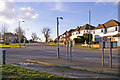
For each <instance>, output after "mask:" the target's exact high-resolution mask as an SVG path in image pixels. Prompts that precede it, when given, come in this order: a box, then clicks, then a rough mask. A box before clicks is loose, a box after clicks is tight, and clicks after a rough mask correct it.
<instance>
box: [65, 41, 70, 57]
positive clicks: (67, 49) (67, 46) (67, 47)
mask: <svg viewBox="0 0 120 80" xmlns="http://www.w3.org/2000/svg"><path fill="white" fill-rule="evenodd" d="M66 51H67V55H66V56H67V59H68V58H69V52H68V51H69V42H68V41H67V44H66Z"/></svg>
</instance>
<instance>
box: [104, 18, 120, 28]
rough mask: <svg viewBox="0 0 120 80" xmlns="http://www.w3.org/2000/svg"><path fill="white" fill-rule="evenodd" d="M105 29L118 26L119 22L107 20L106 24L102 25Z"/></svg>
mask: <svg viewBox="0 0 120 80" xmlns="http://www.w3.org/2000/svg"><path fill="white" fill-rule="evenodd" d="M104 25H105V27H106V28H108V27H113V26H120V22H118V21H116V20H113V19H111V20H109V21H108V22H106V23H104Z"/></svg>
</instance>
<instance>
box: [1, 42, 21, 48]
mask: <svg viewBox="0 0 120 80" xmlns="http://www.w3.org/2000/svg"><path fill="white" fill-rule="evenodd" d="M21 45H23V43H21ZM21 47H22V46H21ZM0 48H20V46H19V44H18V43H11V44H9V45H5V44H0Z"/></svg>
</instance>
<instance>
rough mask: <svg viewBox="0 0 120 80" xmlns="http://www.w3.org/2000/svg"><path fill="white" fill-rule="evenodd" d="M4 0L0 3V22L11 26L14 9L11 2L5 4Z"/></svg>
mask: <svg viewBox="0 0 120 80" xmlns="http://www.w3.org/2000/svg"><path fill="white" fill-rule="evenodd" d="M5 1H6V0H2V1H0V13H1V14H0V22H1V23H8V24H11V23H13V22H14V17H15V9H14V6H13V2H12V1H9V2H5Z"/></svg>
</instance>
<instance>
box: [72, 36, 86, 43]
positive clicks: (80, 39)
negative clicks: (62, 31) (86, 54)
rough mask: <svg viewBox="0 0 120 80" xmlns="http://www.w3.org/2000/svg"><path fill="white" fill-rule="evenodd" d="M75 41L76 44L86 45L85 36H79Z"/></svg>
mask: <svg viewBox="0 0 120 80" xmlns="http://www.w3.org/2000/svg"><path fill="white" fill-rule="evenodd" d="M73 40H74V41H75V43H84V42H85V39H84V37H83V36H79V37H77V38H74V39H73Z"/></svg>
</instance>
